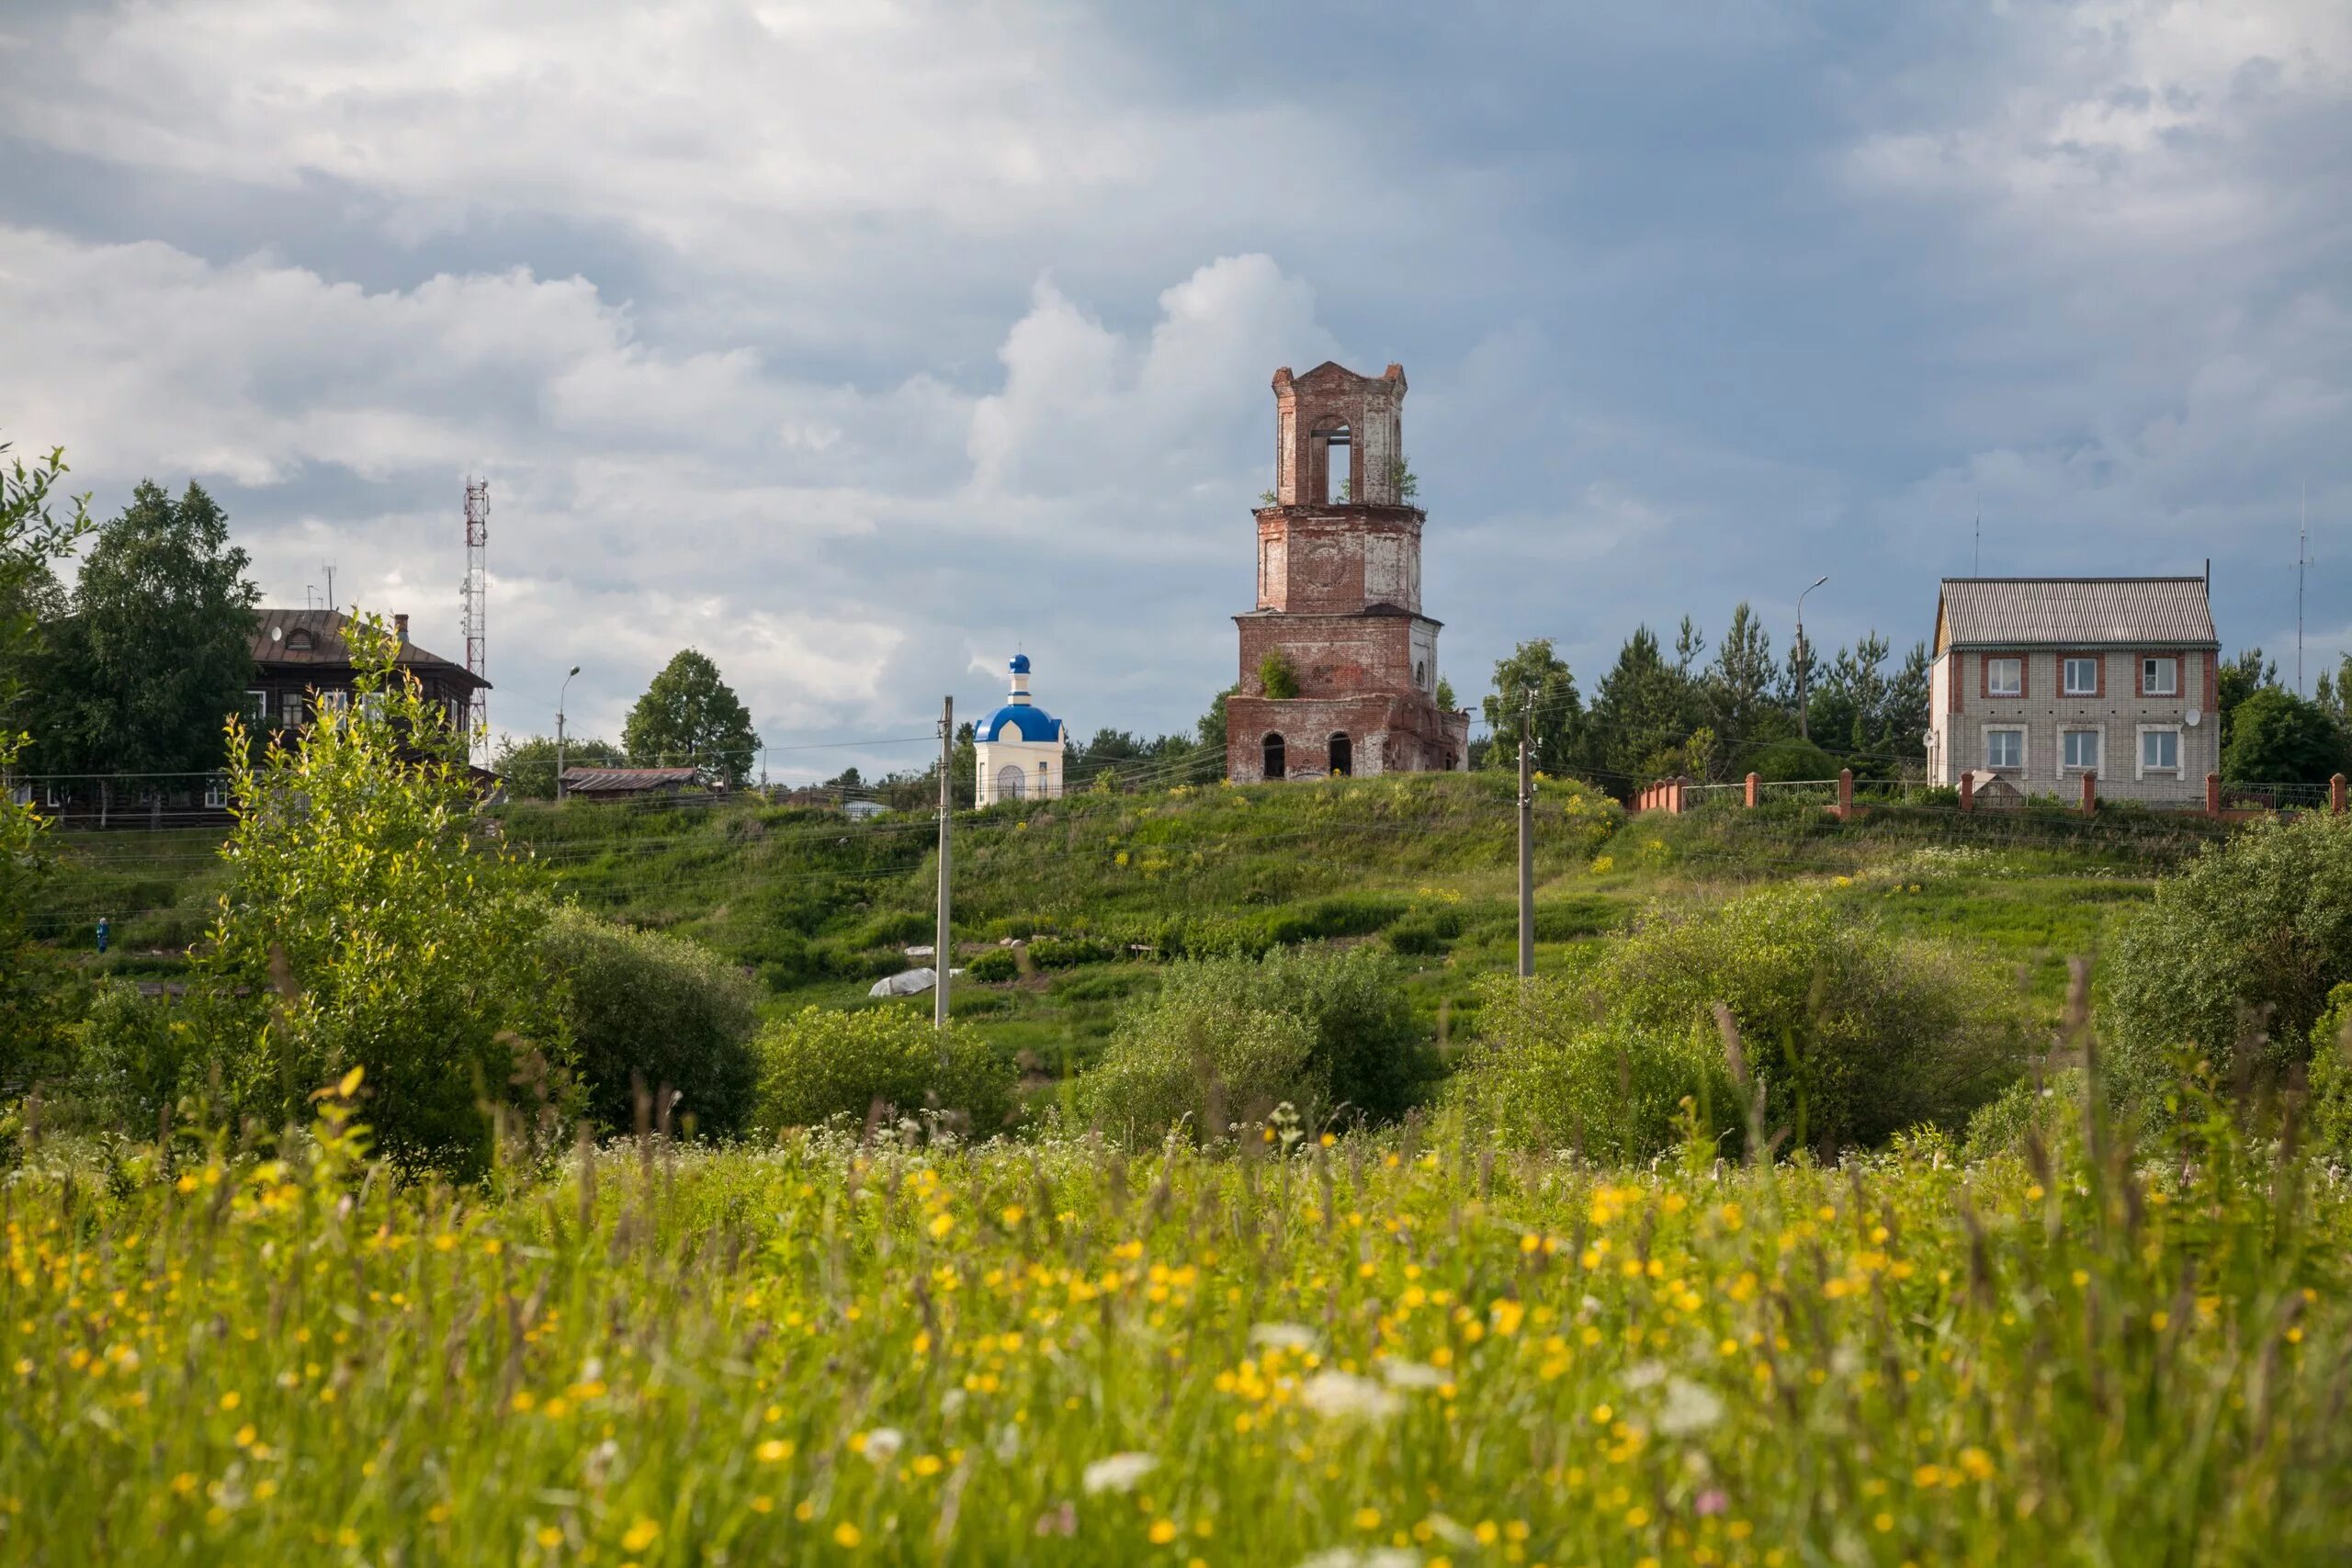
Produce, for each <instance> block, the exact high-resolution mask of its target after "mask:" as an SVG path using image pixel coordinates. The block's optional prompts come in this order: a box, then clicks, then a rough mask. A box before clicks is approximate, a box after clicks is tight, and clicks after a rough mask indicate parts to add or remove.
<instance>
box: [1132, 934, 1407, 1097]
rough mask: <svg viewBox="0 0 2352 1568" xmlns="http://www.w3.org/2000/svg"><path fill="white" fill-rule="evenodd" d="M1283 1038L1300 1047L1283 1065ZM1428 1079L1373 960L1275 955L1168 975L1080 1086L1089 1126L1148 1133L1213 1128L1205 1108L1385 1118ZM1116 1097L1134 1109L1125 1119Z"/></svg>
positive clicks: (1393, 984)
mask: <svg viewBox="0 0 2352 1568" xmlns="http://www.w3.org/2000/svg"><path fill="white" fill-rule="evenodd" d="M1266 1019H1273V1020H1276V1021H1279V1023H1280V1024H1281V1027H1275V1026H1274V1025H1270V1024H1267V1023H1266V1022H1264V1020H1266ZM1294 1025H1295V1031H1294V1029H1293V1028H1292V1026H1294ZM1295 1036H1296V1037H1303V1038H1304V1040H1305V1042H1306V1044H1305V1047H1304V1053H1305V1054H1304V1055H1301V1056H1299V1057H1297V1059H1296V1060H1295V1061H1294V1060H1293V1057H1292V1055H1291V1051H1290V1047H1291V1044H1292V1043H1293V1041H1294V1037H1295ZM1106 1072H1107V1073H1113V1074H1116V1075H1124V1076H1123V1077H1117V1078H1116V1079H1115V1080H1114V1079H1113V1078H1106V1077H1104V1075H1105V1073H1106ZM1429 1075H1430V1061H1429V1059H1428V1052H1427V1050H1426V1048H1425V1047H1424V1046H1423V1044H1422V1043H1421V1041H1420V1037H1419V1033H1418V1032H1416V1031H1415V1029H1414V1027H1413V1022H1412V1014H1411V1011H1410V1009H1409V1008H1408V1005H1407V1003H1406V1000H1405V994H1404V988H1403V976H1401V974H1400V973H1399V972H1398V970H1397V966H1396V964H1395V963H1394V962H1393V961H1392V960H1391V959H1389V958H1388V957H1387V956H1386V955H1385V954H1384V953H1379V952H1377V951H1375V950H1374V949H1373V948H1369V947H1353V948H1348V949H1345V950H1340V951H1334V950H1329V949H1323V950H1313V949H1310V950H1306V951H1291V950H1276V951H1274V952H1272V953H1268V954H1267V955H1266V956H1265V957H1264V958H1263V959H1250V958H1241V957H1233V958H1216V959H1194V960H1185V961H1182V962H1179V963H1176V964H1170V965H1169V966H1168V968H1167V969H1166V970H1165V971H1164V973H1163V976H1162V979H1161V983H1160V988H1159V997H1158V998H1157V999H1156V1000H1155V1001H1153V1002H1152V1003H1150V1004H1149V1005H1148V1006H1146V1007H1144V1008H1143V1009H1141V1010H1138V1011H1136V1012H1135V1013H1132V1014H1130V1015H1129V1018H1128V1020H1127V1021H1126V1023H1125V1025H1123V1026H1122V1027H1121V1029H1120V1031H1119V1032H1118V1034H1117V1035H1115V1036H1114V1039H1113V1042H1112V1045H1111V1048H1110V1050H1109V1051H1108V1052H1106V1053H1105V1054H1104V1056H1103V1066H1101V1067H1098V1068H1097V1069H1096V1070H1095V1071H1094V1072H1093V1073H1091V1074H1090V1075H1088V1079H1087V1083H1086V1087H1087V1089H1088V1091H1089V1093H1090V1094H1091V1096H1092V1097H1093V1098H1092V1100H1091V1102H1090V1103H1091V1104H1092V1105H1093V1106H1094V1107H1095V1110H1094V1111H1092V1112H1091V1116H1092V1119H1093V1120H1095V1121H1096V1122H1098V1123H1100V1122H1106V1121H1108V1120H1110V1119H1111V1118H1112V1117H1114V1116H1115V1117H1116V1118H1117V1119H1118V1120H1119V1121H1120V1122H1122V1123H1123V1124H1124V1125H1125V1126H1128V1127H1130V1128H1135V1129H1138V1130H1145V1131H1148V1132H1151V1133H1153V1134H1157V1133H1158V1132H1159V1131H1160V1130H1162V1129H1164V1128H1166V1127H1167V1126H1168V1125H1169V1124H1170V1123H1171V1122H1174V1121H1176V1120H1177V1119H1178V1118H1179V1117H1180V1116H1182V1115H1186V1114H1190V1115H1193V1116H1194V1117H1196V1118H1198V1119H1200V1120H1201V1123H1202V1125H1204V1126H1215V1125H1216V1124H1217V1123H1218V1122H1219V1117H1218V1116H1217V1115H1216V1113H1215V1109H1214V1108H1213V1107H1212V1106H1211V1105H1210V1104H1209V1100H1211V1099H1212V1098H1217V1097H1221V1100H1222V1105H1223V1108H1224V1111H1226V1113H1227V1114H1226V1115H1225V1117H1224V1120H1231V1119H1232V1117H1233V1115H1236V1114H1248V1115H1252V1116H1255V1115H1262V1114H1263V1113H1264V1112H1265V1111H1268V1110H1271V1109H1272V1107H1273V1106H1274V1105H1275V1104H1276V1103H1278V1102H1280V1101H1282V1100H1289V1101H1290V1102H1291V1103H1292V1104H1293V1105H1295V1106H1296V1107H1297V1108H1298V1110H1299V1111H1300V1112H1301V1113H1302V1114H1304V1115H1306V1116H1309V1117H1315V1116H1319V1115H1321V1114H1323V1113H1325V1112H1328V1111H1341V1112H1344V1113H1356V1114H1362V1115H1364V1116H1367V1117H1371V1118H1374V1119H1375V1120H1378V1119H1385V1118H1388V1117H1393V1116H1396V1115H1397V1114H1398V1113H1400V1112H1401V1111H1404V1110H1405V1109H1406V1107H1408V1105H1410V1104H1411V1103H1412V1101H1413V1100H1414V1098H1415V1096H1416V1095H1417V1093H1418V1092H1419V1088H1420V1085H1421V1083H1422V1081H1423V1080H1424V1079H1425V1078H1426V1077H1428V1076H1429ZM1098 1080H1099V1081H1098ZM1212 1084H1215V1085H1216V1086H1218V1088H1217V1089H1215V1090H1214V1091H1213V1090H1212V1089H1211V1085H1212ZM1128 1094H1139V1095H1143V1096H1145V1097H1146V1098H1145V1099H1144V1100H1139V1101H1137V1102H1136V1105H1135V1106H1134V1107H1132V1108H1130V1107H1128V1106H1127V1105H1126V1104H1125V1101H1124V1100H1122V1099H1121V1097H1122V1096H1124V1095H1128Z"/></svg>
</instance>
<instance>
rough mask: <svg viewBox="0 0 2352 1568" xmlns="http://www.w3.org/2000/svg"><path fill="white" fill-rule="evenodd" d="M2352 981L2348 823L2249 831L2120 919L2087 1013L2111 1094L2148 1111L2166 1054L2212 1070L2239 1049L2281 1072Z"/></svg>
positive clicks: (2306, 822) (2351, 828) (2321, 819)
mask: <svg viewBox="0 0 2352 1568" xmlns="http://www.w3.org/2000/svg"><path fill="white" fill-rule="evenodd" d="M2347 980H2352V818H2338V817H2328V816H2323V815H2309V816H2305V817H2302V818H2298V819H2297V820H2295V821H2294V822H2291V823H2283V822H2279V821H2277V820H2270V819H2266V820H2262V821H2257V822H2253V823H2249V824H2247V825H2246V826H2245V827H2243V828H2241V829H2238V830H2237V832H2235V833H2234V834H2233V835H2232V836H2231V837H2230V838H2229V839H2228V840H2224V841H2223V842H2222V843H2219V844H2214V845H2209V846H2208V847H2207V848H2206V849H2205V850H2204V851H2203V852H2201V853H2199V855H2198V856H2197V858H2196V859H2195V860H2193V861H2191V862H2190V863H2188V866H2187V867H2186V868H2185V869H2183V870H2182V871H2180V872H2179V873H2177V874H2175V875H2172V876H2168V877H2166V878H2165V879H2164V880H2163V881H2162V882H2159V883H2158V884H2157V885H2156V896H2155V898H2154V900H2153V901H2152V902H2150V903H2148V904H2144V905H2142V906H2140V907H2139V908H2135V909H2132V910H2131V911H2130V912H2128V913H2126V914H2124V915H2122V916H2121V917H2120V918H2119V920H2118V924H2117V928H2116V931H2115V935H2114V939H2113V941H2112V942H2110V943H2109V959H2108V963H2107V964H2106V967H2105V969H2104V971H2103V973H2102V976H2101V989H2102V1000H2101V1007H2100V1011H2099V1018H2100V1023H2101V1028H2102V1032H2103V1033H2104V1034H2105V1035H2106V1037H2107V1038H2108V1040H2109V1043H2110V1046H2111V1049H2112V1051H2113V1054H2114V1060H2115V1070H2116V1079H2117V1083H2118V1085H2119V1087H2120V1089H2122V1090H2123V1092H2125V1093H2127V1094H2131V1095H2134V1096H2136V1097H2138V1098H2140V1099H2141V1100H2144V1101H2146V1102H2147V1103H2148V1104H2151V1105H2153V1104H2154V1103H2157V1102H2158V1101H2160V1100H2162V1098H2163V1096H2164V1092H2165V1089H2167V1088H2168V1087H2169V1084H2170V1081H2171V1075H2172V1070H2173V1067H2172V1064H2173V1061H2174V1052H2175V1051H2176V1050H2177V1048H2178V1047H2181V1046H2189V1047H2192V1048H2193V1049H2195V1050H2196V1051H2198V1052H2199V1053H2201V1054H2202V1055H2204V1056H2205V1057H2206V1058H2207V1059H2208V1060H2210V1061H2211V1062H2213V1063H2214V1064H2216V1065H2217V1066H2218V1065H2220V1064H2222V1063H2224V1062H2227V1061H2228V1060H2229V1059H2230V1057H2231V1055H2232V1053H2233V1050H2235V1049H2236V1048H2237V1047H2238V1046H2239V1045H2240V1044H2241V1043H2244V1044H2245V1045H2247V1046H2248V1047H2249V1048H2250V1049H2252V1050H2253V1052H2254V1053H2255V1055H2256V1064H2257V1065H2260V1066H2266V1067H2269V1068H2273V1069H2278V1070H2284V1069H2287V1068H2290V1067H2292V1066H2295V1065H2297V1064H2299V1063H2301V1061H2303V1060H2304V1059H2305V1058H2306V1057H2307V1056H2308V1055H2309V1054H2310V1052H2311V1032H2312V1025H2313V1023H2315V1022H2316V1021H2318V1019H2319V1017H2320V1015H2321V1014H2322V1013H2323V1012H2324V1011H2325V1010H2327V1006H2328V998H2329V993H2330V991H2331V990H2332V989H2333V988H2334V987H2337V986H2340V985H2342V984H2344V983H2345V982H2346V981H2347Z"/></svg>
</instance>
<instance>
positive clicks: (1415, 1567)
mask: <svg viewBox="0 0 2352 1568" xmlns="http://www.w3.org/2000/svg"><path fill="white" fill-rule="evenodd" d="M1420 1561H1421V1554H1420V1553H1419V1552H1418V1551H1397V1549H1395V1548H1393V1547H1386V1546H1380V1547H1374V1549H1373V1550H1371V1551H1355V1550H1354V1549H1353V1548H1351V1547H1345V1546H1335V1547H1333V1548H1331V1549H1330V1550H1329V1551H1318V1552H1317V1553H1316V1554H1315V1555H1314V1556H1312V1557H1309V1558H1306V1559H1305V1560H1304V1561H1302V1562H1300V1563H1299V1565H1298V1568H1419V1564H1420Z"/></svg>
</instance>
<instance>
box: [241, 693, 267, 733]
mask: <svg viewBox="0 0 2352 1568" xmlns="http://www.w3.org/2000/svg"><path fill="white" fill-rule="evenodd" d="M245 716H247V717H248V718H251V719H252V720H253V721H254V723H255V724H258V725H262V726H264V727H266V726H267V725H268V723H269V694H268V693H267V692H266V691H264V690H262V689H261V688H260V687H258V686H248V687H247V688H246V689H245Z"/></svg>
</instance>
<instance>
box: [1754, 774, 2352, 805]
mask: <svg viewBox="0 0 2352 1568" xmlns="http://www.w3.org/2000/svg"><path fill="white" fill-rule="evenodd" d="M1763 782H1764V781H1763V780H1762V779H1759V778H1758V777H1757V776H1756V775H1755V774H1754V773H1750V774H1748V775H1747V794H1746V795H1744V796H1743V797H1742V798H1741V800H1740V804H1741V805H1742V806H1745V807H1747V808H1748V809H1749V810H1751V811H1753V810H1755V809H1756V792H1757V790H1758V787H1759V786H1761V785H1762V784H1763ZM2335 809H2337V810H2338V811H2341V810H2343V809H2344V781H2343V779H2342V778H2341V777H2339V778H2337V780H2336V781H2335Z"/></svg>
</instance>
